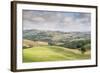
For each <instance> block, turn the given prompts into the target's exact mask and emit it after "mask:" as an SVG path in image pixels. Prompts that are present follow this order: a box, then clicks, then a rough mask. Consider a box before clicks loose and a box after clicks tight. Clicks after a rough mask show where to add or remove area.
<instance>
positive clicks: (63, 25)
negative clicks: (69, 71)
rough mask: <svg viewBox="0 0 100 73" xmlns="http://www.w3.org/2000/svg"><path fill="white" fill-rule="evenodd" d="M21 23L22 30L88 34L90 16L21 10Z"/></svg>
mask: <svg viewBox="0 0 100 73" xmlns="http://www.w3.org/2000/svg"><path fill="white" fill-rule="evenodd" d="M22 23H23V30H32V29H37V30H48V31H62V32H90V31H91V14H90V13H82V12H81V13H80V12H56V11H39V10H23V12H22Z"/></svg>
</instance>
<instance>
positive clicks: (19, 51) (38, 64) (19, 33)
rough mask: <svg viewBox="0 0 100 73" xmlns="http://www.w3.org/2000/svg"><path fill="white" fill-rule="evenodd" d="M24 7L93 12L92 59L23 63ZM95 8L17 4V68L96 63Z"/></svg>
mask: <svg viewBox="0 0 100 73" xmlns="http://www.w3.org/2000/svg"><path fill="white" fill-rule="evenodd" d="M22 9H27V10H49V11H70V12H89V13H91V32H92V33H91V46H92V48H91V59H90V60H78V61H77V60H75V61H56V62H34V63H22ZM95 12H96V11H95V9H93V8H81V7H61V6H49V5H48V6H46V5H45V6H44V5H27V4H17V69H32V68H34V69H35V68H50V67H64V66H82V65H95V61H96V50H95V49H96V48H95V46H96V45H95V44H96V40H95V39H96V31H95V29H96V28H95V27H96V24H95V23H96V21H95V19H96V17H95V15H96V14H95ZM92 38H93V39H92Z"/></svg>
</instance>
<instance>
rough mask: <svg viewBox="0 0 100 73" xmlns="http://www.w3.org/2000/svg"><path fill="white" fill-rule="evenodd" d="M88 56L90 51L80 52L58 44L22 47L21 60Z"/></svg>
mask: <svg viewBox="0 0 100 73" xmlns="http://www.w3.org/2000/svg"><path fill="white" fill-rule="evenodd" d="M90 58H91V57H90V51H88V52H86V53H85V54H81V52H80V51H79V50H77V49H75V50H74V49H68V48H64V47H59V46H36V47H32V48H27V49H23V62H43V61H61V60H82V59H90Z"/></svg>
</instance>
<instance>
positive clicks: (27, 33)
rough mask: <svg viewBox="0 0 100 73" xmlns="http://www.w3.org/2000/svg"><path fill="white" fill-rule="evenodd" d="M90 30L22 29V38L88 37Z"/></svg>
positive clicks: (56, 39) (48, 39)
mask: <svg viewBox="0 0 100 73" xmlns="http://www.w3.org/2000/svg"><path fill="white" fill-rule="evenodd" d="M90 37H91V34H90V32H60V31H43V30H41V31H40V30H24V31H23V38H24V39H29V40H42V41H63V40H66V41H67V40H70V41H71V40H73V39H90Z"/></svg>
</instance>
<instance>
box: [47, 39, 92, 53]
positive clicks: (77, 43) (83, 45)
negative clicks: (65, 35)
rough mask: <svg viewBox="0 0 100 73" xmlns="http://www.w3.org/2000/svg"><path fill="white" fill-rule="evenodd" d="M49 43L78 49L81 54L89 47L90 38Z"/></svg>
mask: <svg viewBox="0 0 100 73" xmlns="http://www.w3.org/2000/svg"><path fill="white" fill-rule="evenodd" d="M49 45H57V46H62V47H66V48H71V49H79V50H80V51H81V52H82V54H84V53H85V52H86V51H87V50H90V49H91V41H90V39H77V40H72V41H62V42H61V41H60V42H53V41H52V42H49Z"/></svg>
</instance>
